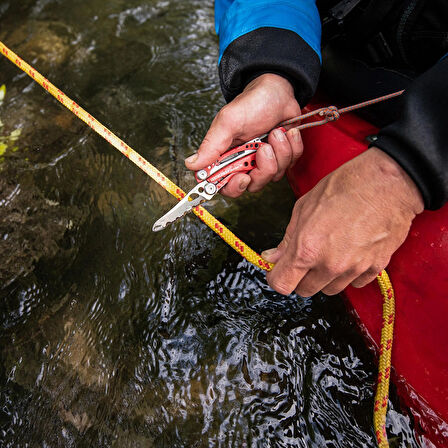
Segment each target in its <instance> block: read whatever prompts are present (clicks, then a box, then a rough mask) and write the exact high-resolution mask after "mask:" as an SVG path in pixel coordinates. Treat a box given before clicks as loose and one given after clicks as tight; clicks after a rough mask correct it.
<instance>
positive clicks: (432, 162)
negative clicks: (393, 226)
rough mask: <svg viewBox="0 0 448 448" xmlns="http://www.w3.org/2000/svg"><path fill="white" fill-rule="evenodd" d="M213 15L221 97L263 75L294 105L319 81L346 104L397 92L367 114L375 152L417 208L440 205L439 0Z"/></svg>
mask: <svg viewBox="0 0 448 448" xmlns="http://www.w3.org/2000/svg"><path fill="white" fill-rule="evenodd" d="M215 19H216V29H217V32H218V35H219V38H220V62H219V74H220V80H221V86H222V90H223V93H224V97H225V98H226V100H227V101H230V100H232V99H233V98H234V97H235V96H236V95H237V94H238V93H240V92H241V91H242V90H243V89H244V87H245V86H246V85H247V83H248V82H250V81H251V80H252V79H254V78H255V77H257V76H259V75H260V74H262V73H268V72H269V73H277V74H280V75H282V76H284V77H286V78H287V79H288V80H289V81H290V82H291V83H292V85H293V86H294V90H295V94H296V97H297V99H298V101H299V104H300V105H301V106H302V107H303V106H304V105H306V103H307V102H308V101H309V100H310V98H311V97H312V96H313V94H314V93H315V91H316V88H317V84H318V80H319V77H321V83H320V89H325V90H326V91H327V92H328V93H329V94H330V95H331V97H332V98H336V100H338V101H341V102H345V103H346V104H348V102H357V101H361V100H365V99H370V98H372V97H374V96H377V95H381V94H385V93H390V92H392V91H394V90H397V89H401V88H406V93H405V94H404V96H403V97H402V98H401V99H400V100H398V101H395V102H394V103H384V104H383V105H381V106H379V107H377V108H376V109H373V111H374V112H375V110H376V111H377V112H379V113H377V114H376V115H375V113H371V114H370V116H369V118H370V119H371V121H373V122H375V123H376V124H379V125H381V126H382V128H381V131H380V132H379V134H378V139H377V140H376V142H375V146H377V147H379V148H381V149H382V150H383V151H385V152H386V153H387V154H389V155H390V156H391V157H393V158H394V159H395V160H396V161H397V162H398V163H399V164H400V165H401V166H402V167H403V168H404V169H405V170H406V172H407V173H408V174H409V175H410V177H411V178H412V179H413V180H414V182H415V183H416V185H417V186H418V187H419V189H420V191H421V193H422V196H423V199H424V201H425V206H426V208H428V209H437V208H440V207H441V206H442V205H444V204H445V203H446V202H447V200H448V120H447V119H446V118H445V111H447V110H448V89H447V87H448V86H447V84H448V57H444V56H445V55H446V53H448V1H446V0H344V1H337V0H321V1H318V2H317V4H316V2H315V1H314V0H295V1H294V0H272V1H269V0H234V1H232V0H219V1H218V0H217V1H215ZM321 23H323V27H322V25H321ZM321 34H323V38H322V41H321ZM321 48H322V52H321ZM321 61H323V63H321Z"/></svg>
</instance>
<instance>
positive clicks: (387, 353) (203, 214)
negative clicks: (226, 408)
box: [0, 42, 395, 448]
mask: <svg viewBox="0 0 448 448" xmlns="http://www.w3.org/2000/svg"><path fill="white" fill-rule="evenodd" d="M0 52H1V53H2V54H3V55H4V56H5V57H6V58H8V59H9V60H10V61H11V62H12V63H14V64H15V65H16V66H17V67H19V68H20V69H21V70H23V71H24V72H25V73H27V74H28V75H29V76H30V77H31V78H32V79H33V80H34V81H36V82H37V83H38V84H40V85H41V86H42V87H43V88H44V89H45V90H47V91H48V92H49V93H50V94H51V95H53V96H54V97H55V98H56V99H57V100H58V101H59V102H60V103H62V104H63V105H64V106H65V107H66V108H67V109H69V110H70V111H71V112H73V113H74V114H75V115H76V116H77V117H78V118H79V119H81V120H82V121H84V122H85V123H86V124H87V125H88V126H90V127H91V128H92V129H93V130H94V131H95V132H96V133H97V134H99V135H101V136H102V137H103V138H104V139H105V140H107V141H108V142H109V143H110V144H111V145H112V146H113V147H114V148H116V149H118V150H119V151H120V152H121V153H122V154H124V155H125V156H126V157H127V158H128V159H129V160H131V161H132V162H133V163H135V164H136V165H137V166H138V167H139V168H140V169H141V170H143V171H144V172H145V173H146V174H147V175H148V176H150V177H151V178H152V179H153V180H155V181H156V182H157V183H158V184H159V185H161V186H162V187H163V188H164V189H165V190H166V191H168V192H169V193H170V194H172V195H173V196H174V197H175V198H177V199H178V200H180V199H182V198H183V197H184V196H185V192H184V191H182V189H181V188H179V187H178V186H177V185H176V184H174V183H173V182H172V181H171V180H169V179H168V178H167V177H166V176H165V175H164V174H163V173H162V172H160V171H159V170H158V169H157V168H156V167H154V166H153V165H151V164H150V163H149V162H148V161H147V160H146V159H144V158H143V157H142V156H141V155H140V154H138V153H137V152H136V151H134V150H133V149H132V148H131V147H130V146H128V145H127V144H126V143H125V142H123V140H121V139H120V138H118V137H117V136H116V135H115V134H114V133H113V132H112V131H110V130H109V129H108V128H107V127H105V126H104V125H102V124H101V123H100V122H99V121H98V120H96V119H95V118H94V117H93V116H92V115H90V114H89V113H88V112H87V111H85V110H84V109H83V108H82V107H81V106H79V105H78V104H77V103H76V102H75V101H73V100H71V99H70V98H69V97H68V96H67V95H65V94H64V93H63V92H62V91H61V90H59V89H58V88H57V87H55V86H54V85H53V84H52V83H51V82H50V81H48V79H46V78H45V77H43V76H42V75H41V74H40V73H39V72H37V71H36V70H35V69H34V68H33V67H31V66H30V65H29V64H27V63H26V62H25V61H24V60H23V59H21V58H20V57H19V56H18V55H17V54H15V53H14V52H13V51H11V50H10V49H9V48H8V47H7V46H6V45H5V44H3V43H2V42H0ZM193 212H194V214H195V215H196V216H197V217H198V218H199V219H201V220H202V221H203V222H204V223H205V224H207V226H208V227H210V228H211V229H212V230H213V231H214V232H216V233H217V234H218V235H219V236H220V237H221V238H222V239H223V240H224V241H225V242H226V243H227V244H229V245H230V246H231V247H232V248H233V249H234V250H236V251H237V252H238V253H239V254H240V255H241V256H243V257H244V258H245V259H246V260H247V261H249V262H250V263H252V264H253V265H255V266H258V267H259V268H261V269H264V270H265V271H270V270H271V269H272V267H273V264H272V263H269V262H267V261H266V260H264V259H263V258H261V256H260V255H259V254H257V253H256V252H255V251H254V250H252V249H251V248H250V247H249V246H248V245H247V244H245V243H244V242H243V241H241V240H240V239H239V238H237V237H236V235H235V234H234V233H232V232H231V231H230V230H229V229H228V228H227V227H226V226H225V225H224V224H222V223H221V222H220V221H219V220H218V219H216V218H215V217H214V216H213V215H211V214H210V213H209V212H208V211H207V210H206V209H204V208H203V207H201V206H198V207H195V209H194V210H193ZM378 283H379V285H380V289H381V293H382V295H383V301H384V302H383V328H382V332H381V345H380V357H379V373H378V387H377V391H376V396H375V409H374V427H375V433H376V437H377V441H378V446H379V447H380V448H386V447H388V446H389V444H388V442H387V435H386V413H387V401H388V392H389V377H390V363H391V350H392V340H393V325H394V313H395V300H394V292H393V289H392V284H391V282H390V279H389V277H388V275H387V273H386V271H382V272H381V273H380V274H379V275H378Z"/></svg>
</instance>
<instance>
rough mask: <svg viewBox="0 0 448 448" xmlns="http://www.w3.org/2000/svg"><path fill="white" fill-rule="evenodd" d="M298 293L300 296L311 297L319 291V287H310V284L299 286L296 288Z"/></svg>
mask: <svg viewBox="0 0 448 448" xmlns="http://www.w3.org/2000/svg"><path fill="white" fill-rule="evenodd" d="M295 291H296V293H297V294H298V295H299V296H300V297H311V296H314V295H315V294H317V293H318V292H319V290H318V289H316V288H310V287H309V286H308V287H306V286H298V287H297V288H296V289H295Z"/></svg>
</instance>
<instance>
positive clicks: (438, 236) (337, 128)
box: [288, 105, 448, 447]
mask: <svg viewBox="0 0 448 448" xmlns="http://www.w3.org/2000/svg"><path fill="white" fill-rule="evenodd" d="M314 107H320V106H316V105H314V106H313V108H314ZM376 131H377V129H375V128H374V127H373V126H372V125H370V124H369V123H367V122H365V121H363V120H361V119H360V118H359V117H357V116H355V115H353V114H352V115H350V114H346V115H343V117H342V118H341V119H340V120H339V121H337V122H334V123H331V124H327V125H324V126H320V127H317V128H312V129H308V130H305V131H303V133H302V135H303V140H304V147H305V151H304V154H303V156H302V158H301V159H300V161H299V163H297V165H296V166H295V167H294V169H293V170H291V171H290V172H289V173H288V177H289V181H290V184H291V186H292V188H293V190H294V192H295V194H296V195H297V196H299V195H300V194H303V193H306V192H307V191H308V190H310V189H311V188H312V187H313V186H314V185H315V184H316V183H317V182H318V181H319V180H320V179H322V178H323V177H324V176H326V175H327V174H328V173H330V172H331V171H333V170H334V169H336V168H337V167H338V166H340V165H342V164H343V163H345V162H347V161H349V160H350V159H352V158H353V157H356V156H357V155H358V154H360V153H362V152H363V151H365V150H366V149H367V141H366V136H368V135H374V134H376ZM387 271H388V273H389V275H390V278H391V280H392V283H393V286H394V289H395V292H396V320H395V338H394V347H393V353H392V366H393V369H394V375H393V379H394V381H395V384H396V385H397V389H398V392H399V394H400V397H401V398H402V399H404V401H405V403H406V404H407V405H408V406H409V407H410V408H411V410H412V412H413V414H414V416H415V418H416V421H417V423H418V424H417V425H416V427H417V428H418V432H419V433H420V434H422V435H425V436H426V437H427V438H428V439H429V440H431V441H432V442H433V443H435V444H436V446H439V447H446V446H448V424H447V422H448V356H447V348H448V325H447V318H448V205H446V206H444V207H443V208H442V209H440V210H438V211H425V212H424V213H422V214H421V215H419V216H418V217H417V218H416V219H415V220H414V222H413V225H412V227H411V231H410V233H409V235H408V238H407V239H406V241H405V243H404V244H403V245H402V246H401V247H400V248H399V249H398V251H397V252H396V253H395V254H394V255H393V257H392V260H391V262H390V264H389V266H388V267H387ZM344 297H345V298H346V300H347V302H348V304H349V307H350V308H351V309H352V310H353V311H354V313H355V315H356V316H357V318H358V319H359V323H360V327H361V328H362V330H363V333H364V335H365V336H366V337H367V339H368V341H369V342H370V343H372V342H373V345H374V347H375V348H376V349H377V347H378V345H379V340H380V331H381V314H382V309H381V307H382V301H381V294H380V291H379V288H378V285H377V283H376V282H373V283H371V284H370V285H367V286H366V287H365V288H362V289H355V288H352V287H349V288H347V289H346V291H345V292H344Z"/></svg>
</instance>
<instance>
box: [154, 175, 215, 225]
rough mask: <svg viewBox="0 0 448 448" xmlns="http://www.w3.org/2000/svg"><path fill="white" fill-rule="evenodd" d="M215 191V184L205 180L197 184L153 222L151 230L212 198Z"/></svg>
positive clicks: (180, 216)
mask: <svg viewBox="0 0 448 448" xmlns="http://www.w3.org/2000/svg"><path fill="white" fill-rule="evenodd" d="M216 193H217V188H216V186H215V185H213V184H211V183H209V182H207V181H204V182H201V183H199V184H197V185H196V186H195V187H194V188H193V189H192V190H190V191H189V192H188V193H187V194H186V195H185V197H184V198H183V199H182V200H180V201H179V203H178V204H176V205H175V206H174V207H173V208H172V209H171V210H170V211H169V212H167V213H165V214H164V215H163V216H162V217H161V218H160V219H158V220H157V221H156V222H155V223H154V225H153V226H152V230H153V232H159V231H160V230H163V229H164V228H165V227H166V226H167V225H168V224H171V223H172V222H174V221H177V220H178V219H180V218H182V216H184V215H185V214H186V213H188V212H190V211H191V210H193V208H194V207H197V206H198V205H200V204H202V203H203V202H205V201H209V200H210V199H212V198H213V196H214V195H215V194H216Z"/></svg>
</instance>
